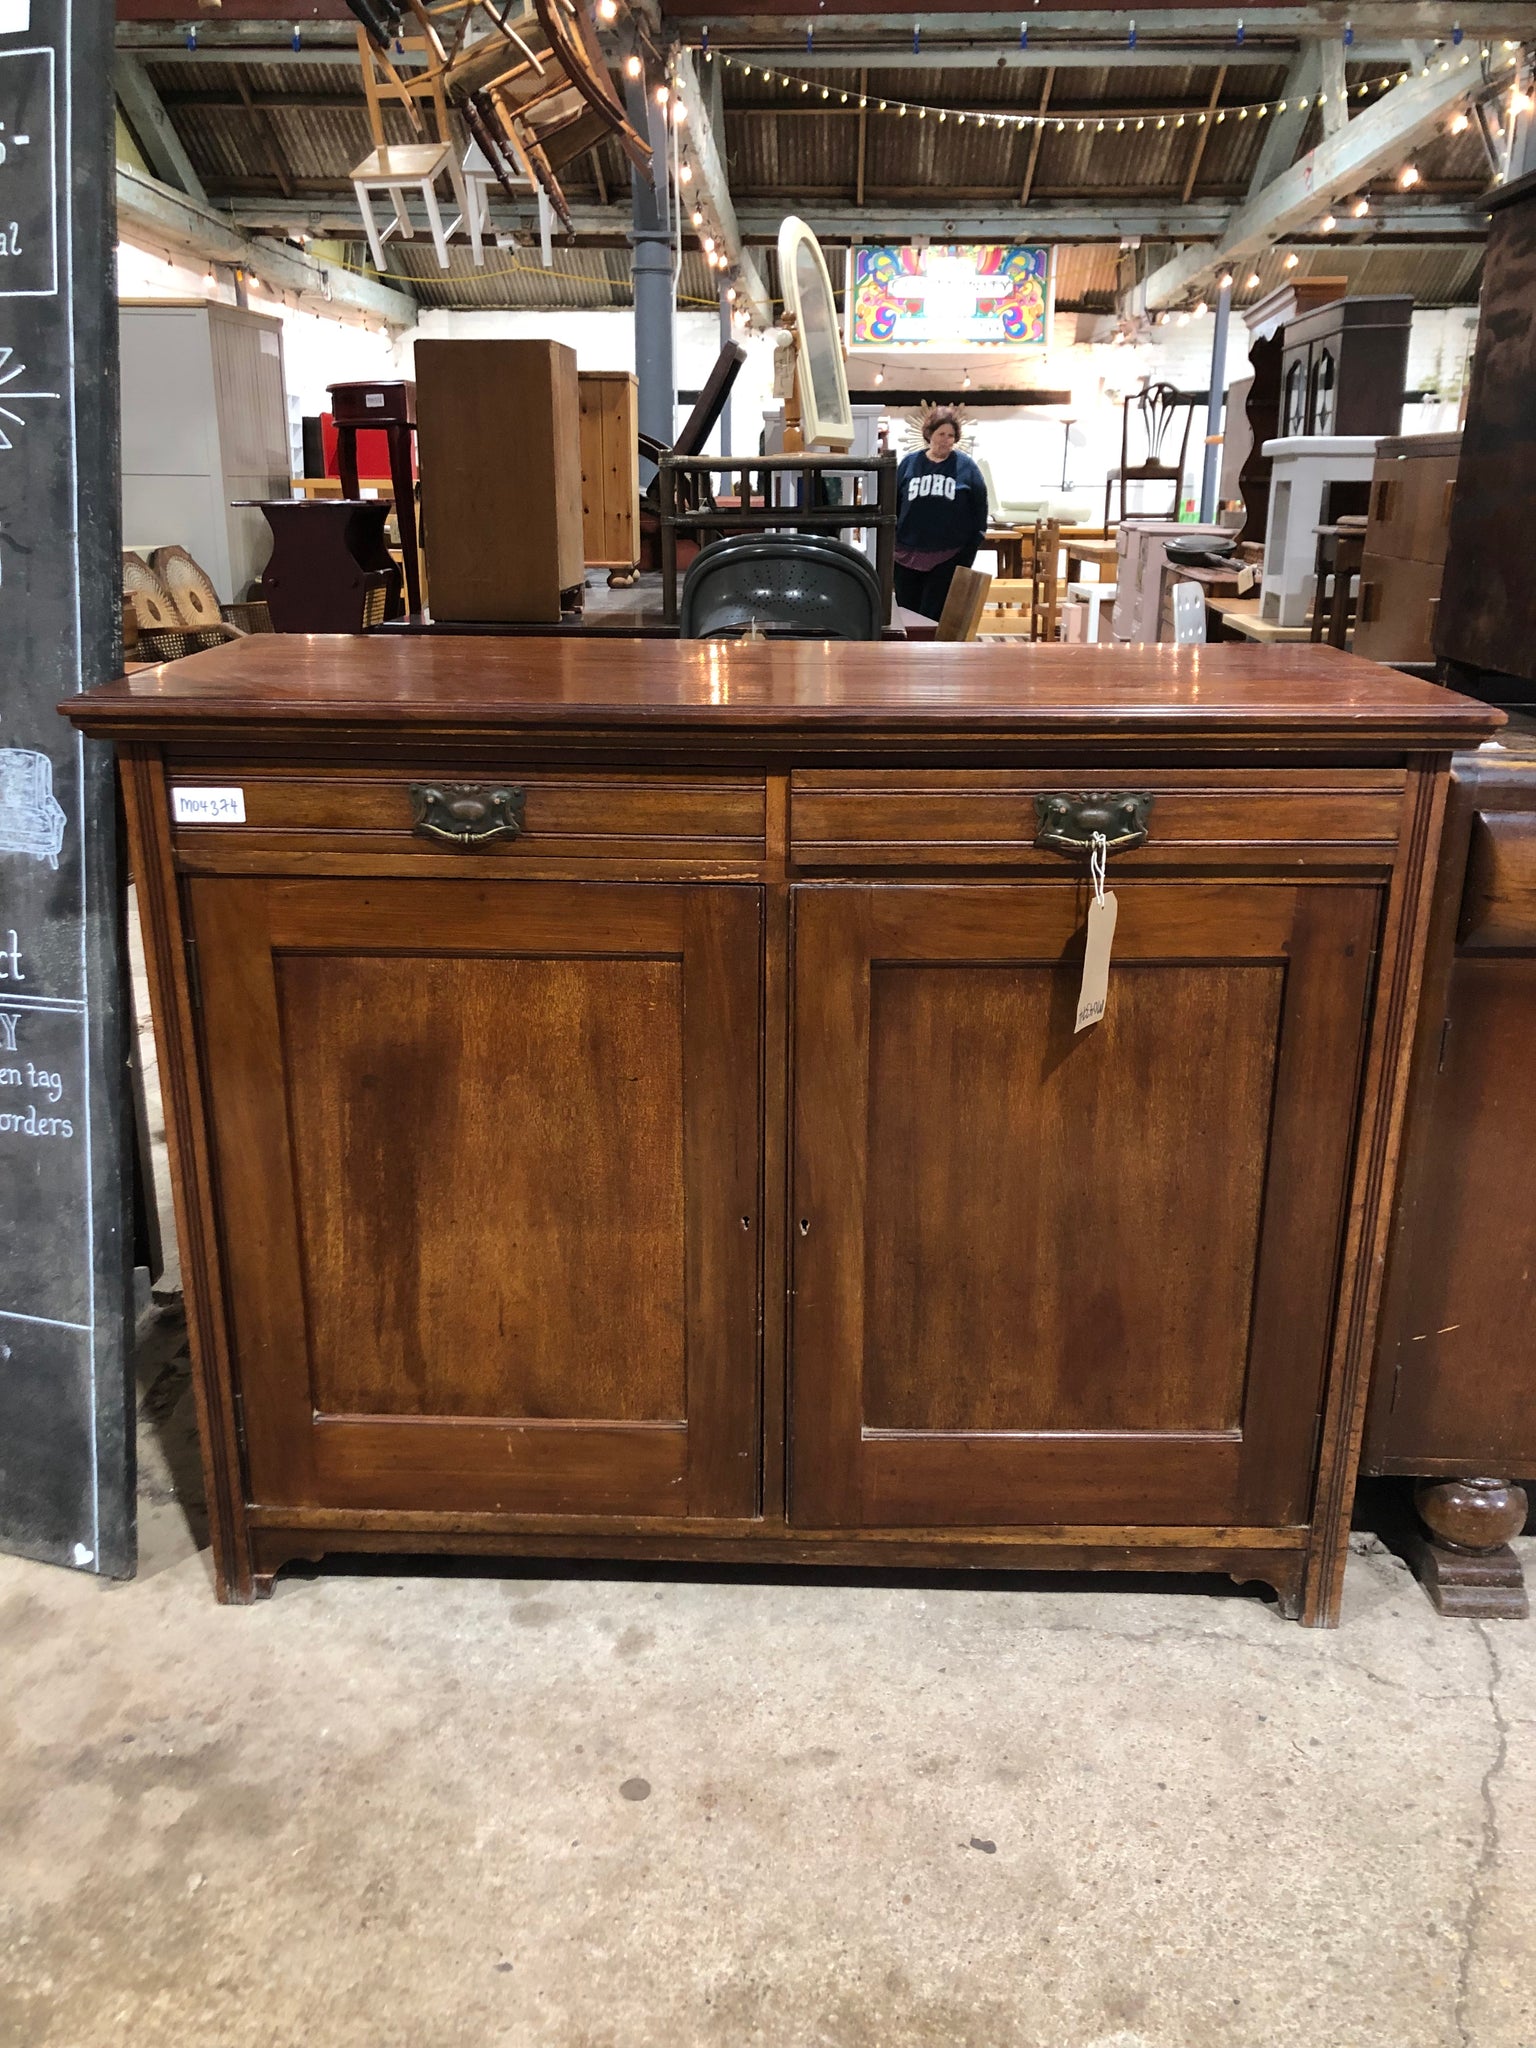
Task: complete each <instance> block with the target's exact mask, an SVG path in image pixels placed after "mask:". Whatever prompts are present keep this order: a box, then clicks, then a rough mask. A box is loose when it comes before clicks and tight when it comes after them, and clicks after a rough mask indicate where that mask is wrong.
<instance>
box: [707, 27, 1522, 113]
mask: <svg viewBox="0 0 1536 2048" xmlns="http://www.w3.org/2000/svg"><path fill="white" fill-rule="evenodd" d="M1514 47H1515V45H1514V44H1512V43H1511V44H1507V45H1506V48H1509V49H1513V48H1514ZM1481 54H1482V57H1483V60H1484V62H1487V61H1488V60H1489V59H1490V58H1491V56H1492V49H1491V46H1489V47H1485V48H1484V49H1483V50H1482V53H1481ZM706 55H707V57H708V59H709V61H712V62H714V63H718V64H723V65H724V66H725V67H726V68H727V69H728V70H734V71H738V72H740V73H741V75H742V77H743V78H754V77H755V78H761V79H763V80H765V81H766V82H767V83H768V84H770V85H773V84H776V85H778V86H780V87H782V88H783V89H784V90H785V91H794V90H798V91H799V92H801V93H804V94H808V95H809V94H814V95H815V96H816V97H817V98H818V99H819V100H825V101H828V102H834V101H835V102H836V103H837V104H838V105H839V106H844V107H849V108H851V109H852V110H853V111H854V112H856V113H868V112H874V113H877V114H895V115H896V116H898V117H899V118H900V119H903V120H904V119H905V118H906V117H907V116H908V115H912V116H914V117H915V118H916V119H917V120H919V121H929V120H933V121H939V122H949V121H953V122H954V123H955V125H956V126H957V127H960V128H963V127H966V126H967V125H969V126H971V127H976V128H1013V129H1016V130H1024V129H1027V128H1054V129H1055V131H1056V133H1057V134H1058V135H1060V134H1063V133H1064V132H1065V131H1066V130H1068V129H1076V131H1077V132H1078V133H1079V134H1083V133H1085V132H1087V131H1089V130H1092V131H1093V132H1094V133H1096V134H1099V135H1103V134H1104V133H1106V131H1109V130H1114V131H1115V132H1117V133H1124V132H1125V131H1126V130H1127V129H1135V130H1136V131H1137V132H1138V133H1140V132H1141V131H1142V130H1143V129H1147V128H1183V127H1185V126H1189V127H1200V128H1203V127H1204V126H1205V125H1206V123H1207V122H1210V123H1212V124H1213V125H1217V126H1219V125H1220V124H1221V123H1223V122H1226V121H1248V120H1259V121H1262V120H1264V119H1265V118H1266V117H1267V116H1268V115H1270V114H1283V113H1285V112H1286V110H1287V108H1289V107H1290V106H1291V105H1292V104H1293V101H1292V100H1291V99H1289V98H1287V97H1286V96H1285V95H1284V94H1281V95H1280V96H1278V97H1272V98H1270V99H1267V100H1249V101H1246V102H1243V101H1232V102H1228V103H1227V104H1225V105H1222V106H1218V107H1213V108H1199V109H1196V108H1186V109H1184V110H1183V111H1179V110H1176V109H1172V108H1166V107H1165V108H1156V107H1149V108H1146V109H1145V110H1143V111H1141V112H1137V111H1136V110H1135V109H1132V110H1130V111H1128V112H1123V113H1120V114H1110V115H1102V116H1099V115H1093V114H1079V113H1065V114H1064V113H1053V112H1051V111H1050V110H1049V109H1046V110H1045V111H1039V110H1031V109H1027V108H1026V109H1018V108H1013V107H1008V108H996V109H994V108H982V107H954V106H947V107H946V106H938V105H935V104H934V103H933V102H932V101H931V100H928V101H924V100H904V99H897V98H896V97H895V96H894V95H891V94H888V93H879V92H869V91H864V92H859V91H857V90H856V89H854V88H852V87H843V86H832V85H825V84H823V83H822V82H821V81H820V80H818V79H811V78H807V77H806V76H805V75H804V74H803V73H801V72H794V71H782V70H780V69H779V67H778V66H777V65H773V64H763V63H761V62H758V63H754V64H749V63H747V62H745V61H744V60H743V59H741V58H737V57H732V56H730V55H728V54H727V53H726V52H725V51H723V50H722V51H709V52H707V53H706ZM851 61H852V60H850V68H851ZM979 61H980V59H979V57H978V62H979ZM1471 62H1472V52H1471V51H1470V50H1458V51H1456V52H1455V53H1454V56H1453V57H1444V58H1442V59H1440V61H1439V69H1440V70H1441V71H1450V70H1452V69H1453V68H1457V69H1459V68H1460V67H1461V66H1462V65H1470V64H1471ZM1434 68H1435V67H1434V66H1433V65H1432V64H1430V63H1425V64H1424V65H1423V67H1422V69H1421V72H1420V76H1421V77H1426V78H1427V77H1428V76H1429V75H1430V73H1431V71H1432V70H1433V69H1434ZM1411 76H1412V73H1411V72H1408V71H1404V70H1393V71H1388V72H1385V73H1383V74H1382V75H1381V76H1380V77H1379V78H1369V79H1361V80H1360V81H1359V82H1358V83H1357V84H1355V85H1351V86H1347V87H1345V89H1344V91H1343V92H1342V94H1341V95H1340V97H1341V98H1343V99H1345V100H1350V99H1360V100H1363V99H1369V98H1370V96H1371V94H1372V93H1382V92H1386V91H1388V90H1389V89H1390V88H1391V87H1392V86H1394V85H1406V84H1407V83H1408V80H1409V78H1410V77H1411ZM1327 104H1328V94H1327V93H1326V92H1322V91H1319V92H1317V93H1313V94H1307V93H1300V94H1298V95H1296V97H1295V99H1294V105H1295V106H1297V107H1298V108H1300V109H1301V110H1302V111H1303V112H1305V111H1306V110H1307V109H1308V108H1309V107H1311V106H1314V105H1315V106H1318V107H1325V106H1327ZM749 111H760V112H772V111H773V108H772V106H771V105H769V106H765V107H763V108H760V109H755V110H749Z"/></svg>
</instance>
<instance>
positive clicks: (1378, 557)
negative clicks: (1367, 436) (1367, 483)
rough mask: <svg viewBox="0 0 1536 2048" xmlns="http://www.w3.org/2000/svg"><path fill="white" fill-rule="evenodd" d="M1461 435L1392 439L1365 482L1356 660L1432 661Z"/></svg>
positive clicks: (1416, 436) (1406, 436)
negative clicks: (1368, 493)
mask: <svg viewBox="0 0 1536 2048" xmlns="http://www.w3.org/2000/svg"><path fill="white" fill-rule="evenodd" d="M1460 452H1461V436H1460V434H1406V435H1394V436H1392V437H1391V438H1389V439H1387V440H1385V441H1383V442H1382V444H1381V446H1380V448H1379V449H1378V450H1377V454H1376V466H1375V468H1374V470H1373V471H1372V474H1371V501H1370V516H1369V524H1368V525H1367V527H1366V530H1365V552H1364V555H1363V557H1362V559H1361V563H1360V599H1359V606H1358V610H1357V614H1356V621H1355V641H1354V646H1355V652H1356V654H1363V655H1365V656H1366V657H1367V658H1368V659H1369V660H1371V661H1433V660H1434V658H1435V657H1434V630H1435V616H1436V613H1437V611H1438V609H1439V604H1440V580H1441V575H1442V573H1443V570H1444V565H1445V543H1446V534H1447V531H1448V528H1449V524H1450V512H1451V499H1452V495H1453V493H1454V491H1455V488H1456V465H1457V461H1458V458H1459V456H1460Z"/></svg>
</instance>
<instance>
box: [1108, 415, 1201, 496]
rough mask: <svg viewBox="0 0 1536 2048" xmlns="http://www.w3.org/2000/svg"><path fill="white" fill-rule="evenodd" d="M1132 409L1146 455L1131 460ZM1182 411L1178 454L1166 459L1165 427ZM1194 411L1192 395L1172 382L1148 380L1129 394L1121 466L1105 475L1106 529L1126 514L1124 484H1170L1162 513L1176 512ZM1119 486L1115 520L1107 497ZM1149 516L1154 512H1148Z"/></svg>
mask: <svg viewBox="0 0 1536 2048" xmlns="http://www.w3.org/2000/svg"><path fill="white" fill-rule="evenodd" d="M1133 411H1134V412H1135V414H1136V417H1137V422H1138V424H1139V426H1140V428H1141V431H1142V434H1143V437H1144V438H1145V441H1146V446H1147V453H1146V459H1145V460H1144V461H1142V462H1132V461H1131V459H1130V444H1131V414H1132V412H1133ZM1178 412H1182V413H1183V415H1184V431H1183V433H1182V435H1181V436H1180V437H1179V458H1178V461H1177V462H1165V461H1164V459H1163V450H1164V447H1165V445H1166V443H1167V440H1168V431H1169V429H1170V427H1171V426H1172V425H1173V419H1174V415H1175V413H1178ZM1193 414H1194V401H1193V399H1189V398H1186V397H1185V396H1184V394H1183V393H1182V392H1181V391H1178V390H1176V389H1175V387H1174V386H1173V385H1172V384H1149V385H1148V386H1147V388H1146V390H1145V391H1138V392H1135V393H1133V394H1132V396H1131V397H1129V398H1128V399H1127V400H1126V401H1125V407H1124V410H1123V412H1122V414H1121V417H1120V466H1119V468H1118V469H1112V470H1111V471H1110V472H1109V475H1108V476H1107V477H1106V478H1105V479H1104V525H1105V527H1106V529H1107V528H1108V527H1109V526H1110V525H1111V524H1112V523H1113V524H1118V522H1119V520H1121V519H1124V518H1125V516H1126V511H1125V491H1126V486H1127V484H1137V483H1141V484H1146V483H1167V484H1171V485H1172V486H1173V504H1172V506H1171V508H1170V509H1169V511H1168V512H1167V513H1166V514H1164V517H1166V518H1169V519H1173V518H1176V517H1177V516H1178V510H1179V486H1180V484H1181V483H1182V482H1183V479H1184V458H1185V456H1186V455H1187V454H1188V453H1189V426H1190V420H1191V418H1192V417H1193ZM1116 484H1119V486H1120V510H1119V512H1118V514H1117V515H1116V519H1115V521H1113V522H1112V521H1111V519H1110V516H1109V507H1110V501H1111V499H1112V497H1113V495H1114V489H1115V485H1116ZM1146 516H1147V517H1148V518H1154V517H1156V514H1153V513H1148V514H1147V515H1146Z"/></svg>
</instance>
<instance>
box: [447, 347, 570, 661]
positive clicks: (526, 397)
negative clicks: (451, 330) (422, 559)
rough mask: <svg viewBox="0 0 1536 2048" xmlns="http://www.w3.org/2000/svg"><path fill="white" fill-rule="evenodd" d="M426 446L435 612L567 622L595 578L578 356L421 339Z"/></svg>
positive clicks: (484, 619) (486, 620)
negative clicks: (571, 600) (565, 610)
mask: <svg viewBox="0 0 1536 2048" xmlns="http://www.w3.org/2000/svg"><path fill="white" fill-rule="evenodd" d="M416 438H417V459H418V462H419V464H420V469H421V516H422V529H423V541H424V545H425V551H426V555H427V558H428V563H429V567H430V573H431V583H432V612H433V616H434V617H435V618H438V619H444V620H465V621H470V622H473V623H477V624H485V625H490V624H502V623H511V624H518V623H539V624H546V625H554V624H556V623H558V621H559V618H560V614H561V610H562V603H561V600H562V594H564V593H568V592H571V591H578V592H579V590H580V588H581V583H582V578H583V573H584V564H583V560H582V518H581V427H580V401H579V397H578V390H577V382H576V353H575V351H574V349H569V348H565V347H564V346H562V344H561V343H559V342H555V341H421V342H418V343H417V344H416Z"/></svg>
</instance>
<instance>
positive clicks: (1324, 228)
mask: <svg viewBox="0 0 1536 2048" xmlns="http://www.w3.org/2000/svg"><path fill="white" fill-rule="evenodd" d="M1317 225H1318V227H1319V229H1320V230H1321V232H1322V233H1323V234H1325V235H1331V234H1332V233H1333V231H1334V229H1335V228H1336V227H1337V226H1338V221H1337V220H1336V219H1335V218H1334V216H1333V215H1332V214H1331V213H1325V214H1324V215H1323V217H1322V219H1321V220H1320V221H1319V222H1318V224H1317Z"/></svg>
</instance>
